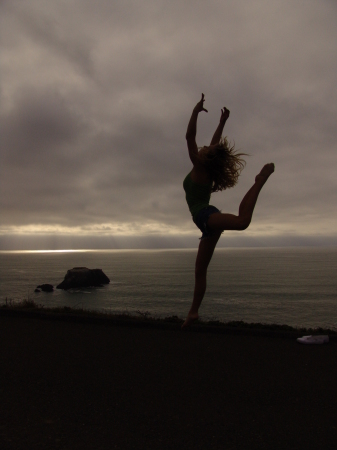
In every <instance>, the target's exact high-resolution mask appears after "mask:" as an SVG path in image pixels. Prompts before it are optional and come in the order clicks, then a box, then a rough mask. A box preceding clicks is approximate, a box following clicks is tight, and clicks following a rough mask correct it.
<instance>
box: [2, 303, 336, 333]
mask: <svg viewBox="0 0 337 450" xmlns="http://www.w3.org/2000/svg"><path fill="white" fill-rule="evenodd" d="M6 312H7V313H13V314H15V313H17V314H18V315H25V316H34V317H44V318H51V319H52V318H55V319H57V318H58V319H65V320H76V321H86V322H104V323H109V322H110V323H111V324H117V325H133V326H149V327H155V328H168V327H170V328H180V326H181V325H182V323H183V320H182V319H180V318H179V317H178V316H170V317H166V318H161V319H159V318H155V317H152V316H151V315H150V313H149V312H147V311H144V312H143V311H136V315H131V314H128V313H125V314H116V313H111V312H106V311H97V310H86V309H77V308H71V307H69V306H63V307H54V308H46V307H45V306H44V305H41V304H37V303H35V302H34V300H30V299H24V300H21V301H16V302H15V301H13V300H11V299H9V300H8V299H7V298H6V300H5V303H4V304H2V305H0V314H1V313H2V314H3V315H6ZM11 315H12V314H11ZM190 329H191V330H193V331H215V332H239V333H246V332H247V333H251V334H264V335H268V334H270V335H280V336H281V335H282V336H283V335H284V336H286V335H289V336H294V335H303V334H329V335H330V336H336V337H337V330H333V329H325V328H321V327H318V328H304V327H291V326H289V325H279V324H265V323H247V322H243V321H241V320H238V321H230V322H221V321H219V320H210V321H203V320H198V321H196V322H195V324H193V325H192V326H191V327H190Z"/></svg>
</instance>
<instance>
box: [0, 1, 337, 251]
mask: <svg viewBox="0 0 337 450" xmlns="http://www.w3.org/2000/svg"><path fill="white" fill-rule="evenodd" d="M0 9H1V15H0V26H1V47H2V48H1V55H0V58H1V92H0V95H1V110H0V115H1V180H0V183H1V199H0V201H1V228H0V234H1V238H0V248H20V245H21V246H23V247H24V244H23V242H24V241H25V240H26V241H25V242H28V241H29V239H30V241H29V242H30V244H25V245H26V246H27V245H32V246H33V247H34V246H35V247H36V248H40V247H41V245H42V247H43V246H47V247H48V246H49V247H50V248H52V247H53V248H60V246H61V247H62V246H63V245H72V246H74V247H76V246H80V247H88V248H90V247H95V246H96V247H100V246H101V247H103V248H104V246H105V245H107V246H108V247H109V246H112V247H113V246H123V245H126V246H128V245H129V246H130V245H131V244H130V242H132V243H133V244H132V245H134V244H135V243H136V242H138V240H139V239H140V240H141V239H143V241H142V242H143V244H144V242H146V245H148V246H149V247H151V246H161V244H163V243H164V244H163V245H165V246H166V245H168V244H167V243H168V241H170V242H173V243H174V246H177V245H182V246H197V245H198V238H199V237H200V232H199V231H198V229H197V228H196V227H195V225H194V224H193V222H192V220H191V217H190V214H189V211H188V208H187V205H186V202H185V198H184V191H183V188H182V182H183V179H184V177H185V176H186V174H187V173H188V172H189V171H190V170H191V162H190V160H189V158H188V153H187V150H186V143H185V131H186V126H187V123H188V120H189V117H190V114H191V111H192V108H193V107H194V105H195V103H196V102H197V101H198V100H199V99H200V96H201V93H202V92H204V94H205V98H206V102H205V107H206V108H207V109H208V111H209V112H208V114H206V113H203V114H200V116H199V122H198V135H197V142H198V145H200V146H202V145H205V144H206V145H207V144H208V143H209V142H210V139H211V137H212V134H213V132H214V130H215V128H216V126H217V123H218V120H219V117H220V109H221V108H222V107H223V106H226V107H227V108H228V109H229V110H230V111H231V114H230V118H229V120H228V122H227V124H226V128H225V134H226V135H227V136H228V137H229V139H230V140H232V141H235V144H236V147H237V148H238V149H240V150H242V151H243V152H246V153H249V154H250V156H249V157H247V166H246V168H245V169H244V171H243V172H242V174H241V177H240V180H239V183H238V185H237V186H236V187H235V188H233V189H230V190H228V191H225V192H222V193H216V194H213V196H212V200H211V203H212V204H214V205H215V206H217V207H218V208H219V209H221V210H222V211H223V212H229V213H235V214H236V213H237V211H238V206H239V203H240V200H241V199H242V197H243V196H244V194H245V192H246V191H247V190H248V189H249V188H250V186H251V185H252V183H253V182H254V177H255V175H256V174H257V173H258V172H259V171H260V169H261V167H262V166H263V165H264V164H265V163H267V162H274V163H275V166H276V170H275V173H274V174H273V175H272V176H271V178H270V179H269V181H268V183H267V184H266V185H265V187H264V189H263V191H262V192H261V194H260V197H259V200H258V204H257V207H256V209H255V212H254V217H253V221H252V224H251V226H250V227H249V229H248V230H246V231H245V232H243V233H242V232H241V233H238V232H227V233H226V236H223V237H222V239H221V241H222V245H227V244H228V243H230V242H231V239H232V241H233V242H234V241H235V242H236V240H237V239H242V241H241V242H242V243H244V242H246V241H247V239H248V240H249V239H252V240H255V241H254V242H260V243H261V242H268V245H269V244H270V245H273V243H275V242H278V243H280V242H284V243H285V244H287V243H289V242H290V241H289V239H292V242H295V243H296V242H303V239H304V241H305V242H311V241H310V240H312V242H314V241H315V242H316V243H317V242H318V241H319V242H323V241H324V242H328V241H327V239H330V240H331V241H330V242H335V243H337V231H336V221H337V211H336V205H337V176H336V168H337V153H336V142H337V127H336V123H337V120H336V117H337V106H336V105H337V95H336V73H337V27H336V23H337V3H336V2H335V1H334V0H306V1H303V0H301V1H300V0H283V1H282V2H280V1H279V0H252V1H249V2H248V1H247V0H227V1H225V0H221V1H220V0H207V1H196V0H184V1H181V0H170V1H164V0H163V1H158V0H143V1H136V0H134V1H130V0H109V1H108V0H96V1H94V2H93V1H89V0H53V1H52V2H50V1H47V0H30V1H29V2H27V1H24V0H8V1H6V0H2V1H1V2H0ZM28 238H29V239H28ZM27 239H28V240H27ZM39 239H40V244H38V243H37V242H38V241H39ZM62 239H66V240H67V244H65V242H66V241H64V240H63V241H62ZM245 240H246V241H245ZM41 242H43V244H41ZM116 242H119V244H116ZM122 242H123V243H124V244H121V243H122ZM127 242H129V244H127ZM139 242H140V241H139ZM247 242H248V241H247ZM18 243H19V244H18ZM187 243H188V245H187ZM226 243H227V244H226ZM143 244H139V245H143ZM132 245H131V246H132ZM137 245H138V244H137ZM137 245H135V246H137ZM172 245H173V244H172ZM23 247H22V248H23ZM35 247H34V248H35Z"/></svg>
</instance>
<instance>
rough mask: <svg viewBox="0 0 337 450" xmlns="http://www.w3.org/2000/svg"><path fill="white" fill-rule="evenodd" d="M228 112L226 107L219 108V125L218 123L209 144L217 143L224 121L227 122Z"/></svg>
mask: <svg viewBox="0 0 337 450" xmlns="http://www.w3.org/2000/svg"><path fill="white" fill-rule="evenodd" d="M229 114H230V112H229V110H228V109H227V108H223V109H222V110H221V116H220V122H219V125H218V127H217V129H216V130H215V133H214V135H213V137H212V140H211V145H215V144H219V142H220V139H221V136H222V132H223V129H224V126H225V123H226V122H227V119H228V117H229Z"/></svg>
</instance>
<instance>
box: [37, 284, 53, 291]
mask: <svg viewBox="0 0 337 450" xmlns="http://www.w3.org/2000/svg"><path fill="white" fill-rule="evenodd" d="M38 289H41V291H43V292H53V291H54V286H53V285H52V284H40V285H39V286H37V287H36V289H35V292H40V291H39V290H38Z"/></svg>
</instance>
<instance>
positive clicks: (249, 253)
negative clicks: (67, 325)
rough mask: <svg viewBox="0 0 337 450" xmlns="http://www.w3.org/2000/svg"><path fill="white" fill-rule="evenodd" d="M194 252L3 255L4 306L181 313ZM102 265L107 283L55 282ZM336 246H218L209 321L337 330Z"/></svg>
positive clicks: (0, 294) (205, 312)
mask: <svg viewBox="0 0 337 450" xmlns="http://www.w3.org/2000/svg"><path fill="white" fill-rule="evenodd" d="M196 252H197V250H196V249H193V250H192V249H188V250H186V249H177V250H106V251H92V250H87V251H86V250H83V251H82V250H81V251H59V252H55V251H50V252H48V251H46V252H5V251H2V252H0V276H1V278H0V304H4V303H5V301H6V298H7V301H9V300H12V301H19V300H23V299H30V300H34V301H35V302H36V303H38V304H41V305H44V306H45V307H54V306H70V307H72V308H79V309H88V310H99V311H106V312H111V313H128V314H132V315H138V314H149V315H151V316H153V317H168V316H178V317H180V318H184V317H185V315H186V313H187V311H188V309H189V307H190V303H191V299H192V294H193V283H194V263H195V257H196ZM79 266H84V267H88V268H91V269H94V268H100V269H102V270H103V272H104V273H105V274H106V275H107V276H108V277H109V278H110V280H111V282H110V284H109V285H106V286H104V287H100V288H84V289H73V290H69V291H63V290H58V289H55V291H54V292H52V293H44V292H41V293H35V292H34V289H35V287H36V286H37V285H39V284H43V283H50V284H53V285H54V287H56V285H57V284H59V283H60V282H61V281H62V280H63V278H64V276H65V274H66V272H67V270H68V269H71V268H73V267H79ZM336 273H337V248H318V247H315V248H314V247H313V248H308V247H305V248H304V247H297V248H296V247H292V248H228V249H225V248H219V249H216V251H215V253H214V256H213V259H212V261H211V264H210V267H209V271H208V286H207V292H206V295H205V298H204V300H203V303H202V305H201V308H200V311H199V312H200V317H201V318H202V319H204V320H220V321H223V322H228V321H233V320H235V321H238V320H243V321H245V322H252V323H256V322H260V323H266V324H287V325H291V326H304V327H327V328H332V329H336V327H337V276H336Z"/></svg>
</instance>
